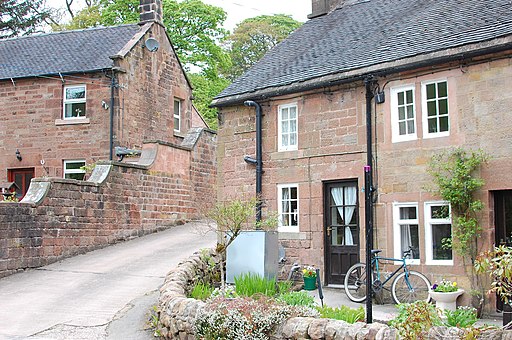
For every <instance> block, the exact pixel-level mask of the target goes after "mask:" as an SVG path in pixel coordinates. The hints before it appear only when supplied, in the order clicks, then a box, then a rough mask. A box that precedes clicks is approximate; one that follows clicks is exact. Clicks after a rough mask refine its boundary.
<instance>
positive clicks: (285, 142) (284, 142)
mask: <svg viewBox="0 0 512 340" xmlns="http://www.w3.org/2000/svg"><path fill="white" fill-rule="evenodd" d="M281 145H282V146H288V135H287V134H283V135H282V136H281Z"/></svg>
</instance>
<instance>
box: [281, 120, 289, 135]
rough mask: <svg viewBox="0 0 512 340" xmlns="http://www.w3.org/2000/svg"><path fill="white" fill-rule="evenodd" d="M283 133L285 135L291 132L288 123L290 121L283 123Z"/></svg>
mask: <svg viewBox="0 0 512 340" xmlns="http://www.w3.org/2000/svg"><path fill="white" fill-rule="evenodd" d="M281 131H282V132H283V133H287V132H289V131H290V129H289V123H288V121H287V120H285V121H283V122H281Z"/></svg>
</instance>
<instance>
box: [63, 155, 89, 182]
mask: <svg viewBox="0 0 512 340" xmlns="http://www.w3.org/2000/svg"><path fill="white" fill-rule="evenodd" d="M84 166H85V160H70V161H64V178H69V179H77V180H79V181H82V180H83V179H84V176H85V170H83V169H82V167H84Z"/></svg>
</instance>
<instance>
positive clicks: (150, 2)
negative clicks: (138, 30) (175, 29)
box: [139, 0, 163, 25]
mask: <svg viewBox="0 0 512 340" xmlns="http://www.w3.org/2000/svg"><path fill="white" fill-rule="evenodd" d="M139 13H140V22H139V24H141V25H142V24H145V23H147V22H157V23H159V24H162V25H163V21H162V13H163V10H162V0H140V5H139Z"/></svg>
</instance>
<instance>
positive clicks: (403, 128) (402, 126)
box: [398, 122, 407, 136]
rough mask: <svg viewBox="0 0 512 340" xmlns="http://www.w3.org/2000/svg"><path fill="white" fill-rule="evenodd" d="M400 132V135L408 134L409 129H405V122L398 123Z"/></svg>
mask: <svg viewBox="0 0 512 340" xmlns="http://www.w3.org/2000/svg"><path fill="white" fill-rule="evenodd" d="M398 134H399V135H400V136H403V135H406V134H407V131H405V122H400V123H398Z"/></svg>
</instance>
